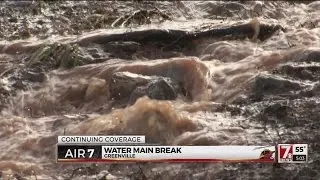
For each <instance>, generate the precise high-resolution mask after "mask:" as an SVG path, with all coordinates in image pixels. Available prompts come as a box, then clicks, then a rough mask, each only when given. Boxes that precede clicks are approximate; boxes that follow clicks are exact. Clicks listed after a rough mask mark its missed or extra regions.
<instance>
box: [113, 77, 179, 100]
mask: <svg viewBox="0 0 320 180" xmlns="http://www.w3.org/2000/svg"><path fill="white" fill-rule="evenodd" d="M179 88H180V86H179V85H178V83H176V82H174V81H172V80H171V79H170V78H164V77H159V76H143V75H138V74H134V73H130V72H117V73H114V74H113V75H112V78H111V83H110V94H111V97H112V98H114V99H116V100H121V99H128V100H129V104H133V103H135V101H136V100H137V99H138V98H139V97H142V96H148V97H149V98H151V99H157V100H173V99H176V98H177V92H179Z"/></svg>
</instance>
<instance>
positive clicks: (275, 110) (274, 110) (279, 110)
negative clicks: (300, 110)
mask: <svg viewBox="0 0 320 180" xmlns="http://www.w3.org/2000/svg"><path fill="white" fill-rule="evenodd" d="M289 110H290V107H288V106H284V105H281V104H279V103H276V104H273V105H270V106H268V107H267V108H266V109H265V110H264V111H263V113H264V114H265V115H269V116H275V117H277V118H278V119H281V118H285V117H286V116H287V115H288V112H289Z"/></svg>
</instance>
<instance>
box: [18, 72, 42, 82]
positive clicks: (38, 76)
mask: <svg viewBox="0 0 320 180" xmlns="http://www.w3.org/2000/svg"><path fill="white" fill-rule="evenodd" d="M22 76H23V79H25V80H28V81H31V82H43V81H44V80H45V79H46V76H45V74H44V73H43V72H33V71H26V72H24V73H23V75H22Z"/></svg>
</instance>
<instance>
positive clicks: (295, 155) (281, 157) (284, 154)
mask: <svg viewBox="0 0 320 180" xmlns="http://www.w3.org/2000/svg"><path fill="white" fill-rule="evenodd" d="M307 162H308V144H278V163H307Z"/></svg>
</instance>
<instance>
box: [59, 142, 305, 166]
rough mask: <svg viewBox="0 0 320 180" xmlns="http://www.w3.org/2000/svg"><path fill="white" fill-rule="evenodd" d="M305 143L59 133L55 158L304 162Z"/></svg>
mask: <svg viewBox="0 0 320 180" xmlns="http://www.w3.org/2000/svg"><path fill="white" fill-rule="evenodd" d="M307 148H308V146H307V144H279V145H278V146H160V145H148V144H146V137H144V136H59V137H58V144H57V162H61V163H63V162H64V163H86V162H94V163H95V162H105V163H108V162H263V163H276V162H279V163H303V162H307V156H308V155H307V152H308V149H307Z"/></svg>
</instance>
